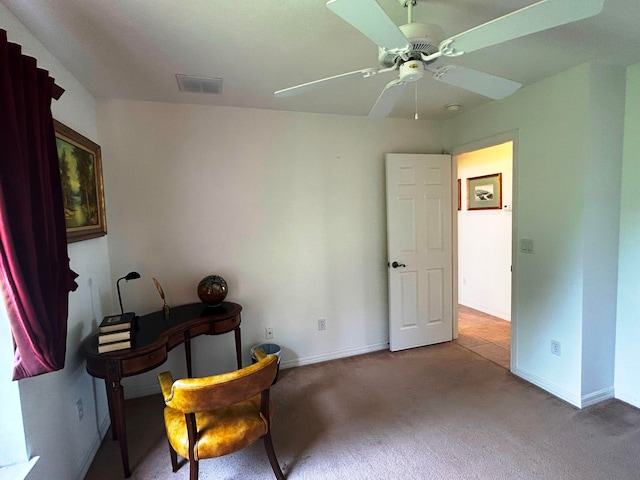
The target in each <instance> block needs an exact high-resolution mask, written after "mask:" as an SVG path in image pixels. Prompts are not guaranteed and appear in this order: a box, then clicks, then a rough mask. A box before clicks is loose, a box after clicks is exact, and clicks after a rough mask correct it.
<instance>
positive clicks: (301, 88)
mask: <svg viewBox="0 0 640 480" xmlns="http://www.w3.org/2000/svg"><path fill="white" fill-rule="evenodd" d="M387 70H389V69H379V70H378V69H375V68H365V69H363V70H356V71H354V72H348V73H342V74H340V75H334V76H333V77H327V78H322V79H320V80H314V81H313V82H307V83H303V84H302V85H296V86H294V87H289V88H285V89H283V90H278V91H277V92H275V93H274V95H275V96H276V97H280V98H282V97H290V96H292V95H297V94H299V93H303V92H307V91H309V90H314V89H316V88H318V87H325V86H327V85H331V84H334V83H340V82H341V81H343V80H346V79H348V78H351V77H364V78H367V77H372V76H374V75H375V74H376V73H380V72H382V71H387Z"/></svg>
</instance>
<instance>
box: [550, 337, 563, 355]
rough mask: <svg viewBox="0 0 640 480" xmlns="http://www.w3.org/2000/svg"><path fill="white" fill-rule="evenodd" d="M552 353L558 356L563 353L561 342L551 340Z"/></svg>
mask: <svg viewBox="0 0 640 480" xmlns="http://www.w3.org/2000/svg"><path fill="white" fill-rule="evenodd" d="M551 353H552V354H554V355H557V356H558V357H559V356H560V354H561V353H562V350H561V349H560V342H559V341H557V340H551Z"/></svg>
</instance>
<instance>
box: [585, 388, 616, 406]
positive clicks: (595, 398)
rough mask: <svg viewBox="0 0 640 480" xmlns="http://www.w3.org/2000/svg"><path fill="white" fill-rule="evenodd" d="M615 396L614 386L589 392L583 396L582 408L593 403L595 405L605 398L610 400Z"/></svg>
mask: <svg viewBox="0 0 640 480" xmlns="http://www.w3.org/2000/svg"><path fill="white" fill-rule="evenodd" d="M611 398H613V387H607V388H603V389H601V390H598V391H597V392H592V393H588V394H587V395H583V396H582V406H581V408H586V407H588V406H591V405H595V404H596V403H600V402H604V401H605V400H609V399H611Z"/></svg>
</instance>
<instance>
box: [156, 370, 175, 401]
mask: <svg viewBox="0 0 640 480" xmlns="http://www.w3.org/2000/svg"><path fill="white" fill-rule="evenodd" d="M158 382H159V383H160V391H161V392H162V396H163V397H164V401H165V403H166V402H168V401H170V400H171V399H172V398H173V376H172V375H171V372H162V373H159V374H158Z"/></svg>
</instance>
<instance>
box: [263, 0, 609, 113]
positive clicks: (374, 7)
mask: <svg viewBox="0 0 640 480" xmlns="http://www.w3.org/2000/svg"><path fill="white" fill-rule="evenodd" d="M418 1H423V0H398V2H399V3H400V4H401V5H402V6H403V7H405V8H407V9H408V21H407V24H406V25H402V26H400V27H398V26H396V25H395V24H394V23H393V21H392V20H391V19H390V18H389V17H388V16H387V14H386V13H385V12H384V10H383V9H382V8H381V7H380V5H379V4H378V2H377V1H376V0H329V1H328V2H327V7H328V8H329V9H330V10H331V11H332V12H334V13H335V14H337V15H338V16H339V17H341V18H342V19H343V20H344V21H346V22H347V23H349V24H351V25H352V26H353V27H355V28H356V29H357V30H359V31H360V32H361V33H363V34H364V35H365V36H366V37H368V38H369V39H370V40H371V41H373V42H374V43H375V44H376V45H378V60H379V62H380V65H381V66H382V68H365V69H363V70H356V71H353V72H348V73H343V74H341V75H335V76H332V77H328V78H323V79H321V80H315V81H312V82H308V83H303V84H302V85H297V86H294V87H289V88H285V89H284V90H278V91H277V92H275V96H276V97H288V96H291V95H296V94H298V93H302V92H306V91H309V90H312V89H314V88H317V87H324V86H327V85H330V84H333V83H338V82H340V81H342V80H345V79H347V78H350V77H358V76H360V77H364V78H369V77H373V76H374V75H377V74H379V73H385V72H391V71H394V70H398V72H399V76H398V78H396V79H394V80H392V81H391V82H389V83H388V84H387V86H386V87H385V88H384V90H383V91H382V93H381V94H380V96H379V97H378V100H377V101H376V103H375V105H374V106H373V108H372V110H371V112H370V113H369V118H370V119H381V118H384V117H386V116H387V115H389V114H390V113H391V110H393V107H394V106H395V104H396V102H397V101H398V99H399V98H400V96H401V95H402V92H403V90H404V87H406V86H407V85H408V84H409V83H413V82H417V81H418V80H420V79H421V78H422V77H423V75H424V73H425V72H429V73H431V74H432V75H433V78H434V79H435V80H438V81H441V82H444V83H447V84H449V85H453V86H456V87H460V88H463V89H465V90H469V91H471V92H475V93H478V94H480V95H484V96H486V97H489V98H492V99H495V100H499V99H501V98H504V97H507V96H508V95H511V94H512V93H513V92H515V91H516V90H517V89H518V88H520V87H521V86H522V84H520V83H518V82H514V81H512V80H508V79H506V78H502V77H498V76H495V75H491V74H489V73H485V72H481V71H478V70H473V69H470V68H467V67H463V66H460V65H438V64H437V62H438V60H439V59H441V58H442V57H458V56H460V55H462V54H464V53H469V52H473V51H475V50H480V49H481V48H485V47H490V46H492V45H497V44H499V43H503V42H506V41H509V40H513V39H515V38H519V37H523V36H525V35H529V34H531V33H535V32H540V31H542V30H547V29H550V28H553V27H557V26H559V25H564V24H567V23H571V22H575V21H578V20H582V19H584V18H588V17H592V16H594V15H597V14H598V13H600V11H601V10H602V7H603V4H604V0H542V1H539V2H537V3H534V4H532V5H529V6H527V7H524V8H521V9H519V10H516V11H514V12H511V13H509V14H507V15H504V16H502V17H499V18H496V19H494V20H491V21H489V22H487V23H484V24H482V25H479V26H477V27H475V28H472V29H470V30H467V31H465V32H462V33H459V34H457V35H454V36H453V37H449V38H446V39H443V37H444V34H443V31H442V28H440V26H438V25H435V24H427V23H417V22H413V10H412V9H413V7H414V6H415V5H416V4H417V3H418ZM416 118H417V113H416Z"/></svg>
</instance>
